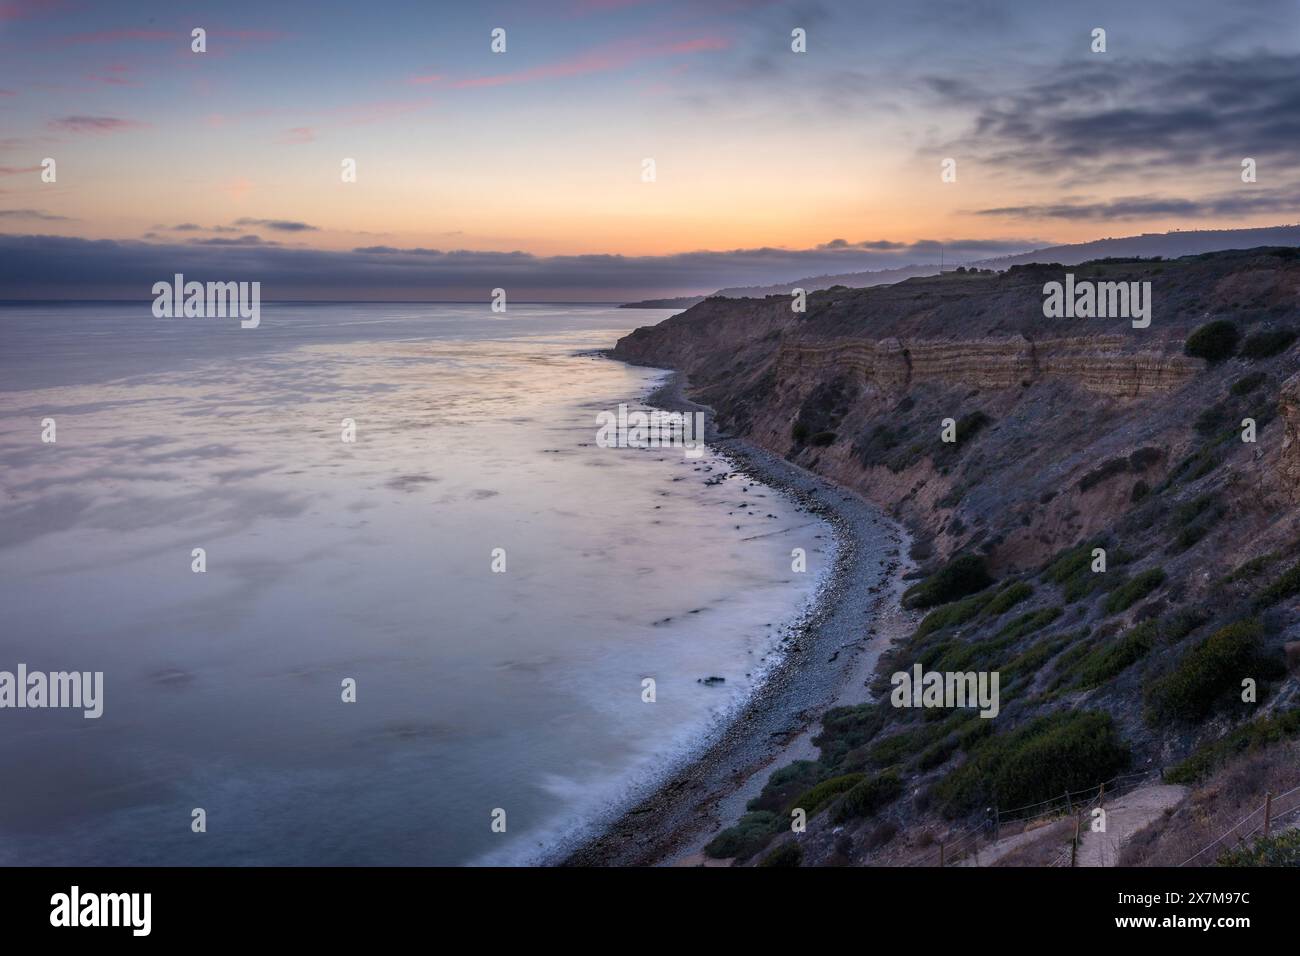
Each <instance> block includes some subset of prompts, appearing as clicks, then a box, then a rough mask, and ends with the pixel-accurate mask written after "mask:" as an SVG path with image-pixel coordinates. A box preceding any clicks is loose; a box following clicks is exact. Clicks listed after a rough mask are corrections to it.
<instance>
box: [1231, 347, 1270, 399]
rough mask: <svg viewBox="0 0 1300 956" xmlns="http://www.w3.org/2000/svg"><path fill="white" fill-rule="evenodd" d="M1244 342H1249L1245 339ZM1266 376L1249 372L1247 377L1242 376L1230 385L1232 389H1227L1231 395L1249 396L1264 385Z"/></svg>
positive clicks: (1261, 373)
mask: <svg viewBox="0 0 1300 956" xmlns="http://www.w3.org/2000/svg"><path fill="white" fill-rule="evenodd" d="M1246 341H1250V340H1249V339H1247V340H1246ZM1267 378H1268V376H1267V375H1265V374H1264V373H1263V372H1251V373H1250V374H1249V375H1243V376H1242V377H1241V378H1239V379H1237V380H1236V381H1235V382H1233V383H1232V388H1230V389H1228V391H1230V392H1231V393H1232V394H1233V395H1249V394H1250V393H1251V392H1253V391H1254V390H1255V389H1257V388H1259V387H1260V386H1261V385H1263V384H1264V380H1265V379H1267Z"/></svg>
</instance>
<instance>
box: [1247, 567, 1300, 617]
mask: <svg viewBox="0 0 1300 956" xmlns="http://www.w3.org/2000/svg"><path fill="white" fill-rule="evenodd" d="M1297 593H1300V562H1298V563H1296V564H1293V565H1291V567H1289V568H1287V569H1286V570H1285V571H1283V572H1282V575H1281V577H1279V578H1278V579H1277V580H1276V581H1274V582H1273V583H1272V584H1270V585H1269V586H1268V587H1266V588H1264V590H1263V591H1261V592H1259V597H1257V598H1255V606H1256V607H1257V608H1261V609H1262V608H1266V607H1269V606H1270V605H1273V604H1276V603H1277V602H1278V601H1281V600H1283V599H1284V598H1289V597H1291V596H1292V595H1295V594H1297Z"/></svg>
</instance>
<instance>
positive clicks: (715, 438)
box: [561, 372, 908, 866]
mask: <svg viewBox="0 0 1300 956" xmlns="http://www.w3.org/2000/svg"><path fill="white" fill-rule="evenodd" d="M685 385H686V381H685V377H684V375H683V374H682V373H680V372H676V373H674V374H673V375H672V377H671V378H670V379H669V380H668V381H667V382H665V383H664V384H663V385H662V386H661V387H659V388H658V389H656V390H655V391H654V392H653V393H651V395H650V396H648V398H647V399H646V401H647V403H648V404H650V405H652V406H654V407H657V408H662V409H666V410H668V411H682V412H696V411H704V412H706V414H707V413H708V409H707V408H705V407H704V406H701V405H698V404H696V403H695V402H692V401H690V400H689V399H688V398H686V396H685ZM706 420H707V422H708V432H707V435H708V441H709V444H710V446H711V447H712V448H713V449H714V450H716V451H718V452H719V453H720V454H721V455H722V456H723V457H725V458H726V459H727V460H728V461H730V462H731V463H732V466H733V468H734V470H735V471H738V472H741V473H743V474H747V475H752V476H753V477H754V478H755V479H756V480H758V481H761V482H762V483H763V484H765V485H767V486H769V487H771V488H773V489H775V490H777V491H779V492H781V493H783V494H785V495H787V496H788V497H789V498H791V499H792V500H794V501H795V502H796V503H797V504H798V505H799V506H800V507H801V508H803V509H804V510H806V511H808V512H809V513H812V514H816V515H817V516H818V517H820V518H822V519H823V520H825V521H826V522H827V523H828V524H829V525H830V526H831V528H832V529H833V533H834V535H835V539H836V551H835V561H834V565H833V567H832V570H831V573H830V576H829V579H828V580H827V582H826V583H825V584H824V586H823V587H822V588H821V590H820V592H819V593H818V596H817V599H816V601H815V604H814V607H813V609H812V611H811V613H810V614H808V616H807V617H806V618H805V619H804V621H803V622H801V624H800V626H799V627H798V628H797V629H796V630H795V633H794V634H793V635H792V636H791V637H790V638H788V639H787V640H786V641H785V642H784V643H783V645H782V647H781V648H780V653H782V655H783V657H782V660H781V662H780V663H779V664H777V665H776V666H775V667H774V668H773V669H772V671H771V672H770V673H769V674H768V676H767V677H766V679H765V680H764V682H763V684H762V685H761V686H760V687H759V688H758V689H757V690H756V691H755V693H754V694H753V695H752V697H751V698H750V699H749V700H748V701H747V702H746V704H745V705H744V706H743V707H742V708H741V709H740V710H739V711H738V712H737V713H736V714H735V716H734V717H733V718H732V719H731V720H730V721H729V723H728V724H727V725H726V727H725V728H724V729H723V730H722V731H721V732H720V733H718V734H717V735H716V736H715V737H714V738H713V739H711V740H710V741H709V742H708V744H707V746H706V747H705V748H704V749H703V750H702V751H701V752H700V753H699V754H698V755H697V756H695V757H694V758H693V759H692V760H690V761H689V762H688V763H687V764H686V765H685V766H683V767H681V768H680V769H678V770H677V771H676V772H675V773H673V774H672V775H671V777H670V778H669V779H667V780H666V781H665V782H664V783H663V784H661V785H660V786H659V787H658V788H657V789H656V790H655V791H654V792H653V793H651V794H650V795H649V796H647V797H645V798H644V799H642V800H640V801H639V802H638V803H637V804H636V805H634V806H632V807H631V808H630V809H628V810H627V811H626V812H625V813H623V815H622V816H621V817H619V818H618V819H617V820H616V821H615V822H614V823H613V824H612V825H611V826H609V827H608V828H606V829H605V830H604V832H603V833H601V834H600V835H599V836H596V837H594V838H592V839H590V840H588V841H586V842H585V843H583V844H582V845H580V846H578V847H577V848H575V849H574V850H572V851H571V852H570V853H569V854H568V855H567V856H566V857H565V858H564V859H563V860H562V861H561V863H562V865H567V866H616V865H621V866H628V865H631V866H651V865H661V864H667V863H674V862H687V863H689V862H692V861H693V860H694V854H695V853H696V852H697V851H698V849H699V848H700V847H702V846H703V844H704V843H706V842H707V841H708V839H709V838H711V837H712V835H713V834H714V833H716V832H717V831H718V830H719V829H721V828H723V827H725V826H729V825H730V824H732V823H734V822H735V816H738V813H737V812H736V811H735V808H734V806H733V804H734V803H735V801H736V799H737V798H738V796H739V795H743V793H744V792H747V791H748V790H750V789H752V788H753V787H754V786H755V781H757V783H758V784H759V785H761V781H762V780H763V779H766V775H767V774H768V773H769V772H771V770H773V769H775V764H776V763H777V760H778V758H781V757H783V756H786V757H789V758H790V759H794V757H793V756H791V754H792V753H796V752H798V751H801V750H806V749H807V748H809V747H811V744H810V738H811V735H812V731H813V730H814V729H815V726H816V723H817V722H818V721H819V719H820V717H821V715H822V714H823V713H824V712H825V711H826V710H827V709H828V708H829V707H831V706H835V705H837V704H839V703H842V702H850V701H857V700H861V699H864V698H865V696H866V688H865V684H866V683H867V681H869V678H870V674H871V672H872V671H873V670H874V667H875V662H876V659H877V658H878V657H879V654H880V652H881V651H882V650H883V649H884V647H885V646H887V645H888V643H889V642H890V641H891V640H892V639H893V638H894V637H895V636H896V632H897V628H895V627H882V626H879V623H880V621H882V620H883V619H884V618H885V617H891V618H893V617H897V597H898V594H899V592H900V590H901V578H902V574H903V573H904V571H905V569H906V567H907V559H906V550H907V541H908V538H907V533H906V532H905V531H904V530H903V529H902V527H901V526H899V525H897V524H896V523H895V522H894V521H892V520H891V519H890V518H889V517H888V516H886V515H885V513H884V512H883V511H881V510H880V509H879V508H877V507H876V506H874V505H871V504H869V503H867V502H866V501H864V500H863V499H862V498H860V497H859V496H857V495H856V494H854V493H852V492H849V491H847V490H845V489H843V488H841V487H839V486H838V485H835V484H833V483H831V482H829V481H827V480H825V479H823V478H820V477H818V476H816V475H813V474H811V473H809V472H807V471H805V470H803V469H802V468H799V467H798V466H796V465H793V464H791V463H789V462H787V461H785V460H784V459H782V458H780V457H778V456H776V455H773V454H771V453H770V452H768V451H766V450H764V449H762V448H759V447H757V446H755V445H752V444H750V443H748V442H745V441H743V440H741V439H737V438H733V437H728V436H726V435H720V434H718V433H717V432H716V431H715V430H714V428H713V423H712V416H711V415H707V418H706ZM891 611H892V612H893V613H892V614H891V613H890V612H891ZM741 804H742V805H741V808H740V809H741V810H743V800H742V801H741Z"/></svg>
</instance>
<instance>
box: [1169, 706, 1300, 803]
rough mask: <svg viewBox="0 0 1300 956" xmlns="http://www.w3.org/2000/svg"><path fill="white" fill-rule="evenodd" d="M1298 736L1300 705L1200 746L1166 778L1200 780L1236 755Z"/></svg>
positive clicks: (1180, 781)
mask: <svg viewBox="0 0 1300 956" xmlns="http://www.w3.org/2000/svg"><path fill="white" fill-rule="evenodd" d="M1294 737H1300V708H1296V709H1294V710H1288V711H1284V712H1283V713H1280V714H1275V715H1273V716H1270V717H1258V718H1256V719H1255V720H1252V721H1251V722H1250V723H1248V724H1243V725H1242V726H1240V727H1238V728H1237V729H1236V730H1233V731H1231V732H1230V733H1228V734H1227V735H1225V736H1223V737H1220V738H1219V739H1218V740H1215V741H1211V742H1210V743H1207V744H1204V745H1202V746H1200V747H1198V748H1197V749H1196V750H1194V751H1193V752H1192V753H1191V754H1190V755H1189V756H1188V757H1187V758H1186V759H1185V760H1183V761H1182V762H1180V763H1177V764H1175V765H1174V766H1173V767H1171V768H1170V769H1169V770H1167V771H1166V772H1165V780H1167V781H1168V782H1169V783H1185V784H1196V783H1200V782H1201V781H1202V780H1204V779H1205V778H1206V777H1208V776H1209V775H1210V774H1211V773H1213V772H1214V771H1215V770H1217V769H1218V768H1219V767H1221V766H1223V765H1224V764H1225V763H1227V762H1228V761H1229V760H1231V759H1232V758H1234V757H1237V756H1239V755H1241V754H1244V753H1252V752H1254V751H1257V750H1263V749H1264V748H1265V747H1269V746H1272V745H1273V744H1277V743H1281V742H1282V741H1284V740H1290V739H1292V738H1294Z"/></svg>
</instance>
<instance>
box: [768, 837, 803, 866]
mask: <svg viewBox="0 0 1300 956" xmlns="http://www.w3.org/2000/svg"><path fill="white" fill-rule="evenodd" d="M801 863H803V848H802V847H800V846H799V844H798V843H795V842H794V841H793V840H791V841H790V842H789V843H783V844H781V845H780V846H779V847H777V848H776V849H775V850H773V851H772V852H771V853H769V854H768V855H767V856H765V857H763V860H762V862H760V863H759V864H758V865H759V866H799V865H800V864H801Z"/></svg>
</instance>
